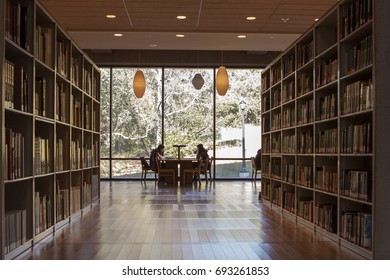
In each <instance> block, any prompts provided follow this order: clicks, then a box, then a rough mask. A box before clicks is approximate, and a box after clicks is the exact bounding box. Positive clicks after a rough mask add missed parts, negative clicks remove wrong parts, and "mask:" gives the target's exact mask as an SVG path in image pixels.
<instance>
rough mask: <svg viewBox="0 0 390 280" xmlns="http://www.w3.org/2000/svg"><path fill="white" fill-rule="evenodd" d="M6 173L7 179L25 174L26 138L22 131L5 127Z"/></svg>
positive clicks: (21, 176)
mask: <svg viewBox="0 0 390 280" xmlns="http://www.w3.org/2000/svg"><path fill="white" fill-rule="evenodd" d="M5 135H6V136H5V174H6V178H7V180H13V179H18V178H23V177H24V176H25V157H24V149H25V147H24V145H25V140H24V136H23V134H22V133H21V132H16V131H13V130H12V128H5Z"/></svg>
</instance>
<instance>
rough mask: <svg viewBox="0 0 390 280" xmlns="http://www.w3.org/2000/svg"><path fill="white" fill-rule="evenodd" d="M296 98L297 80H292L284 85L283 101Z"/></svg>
mask: <svg viewBox="0 0 390 280" xmlns="http://www.w3.org/2000/svg"><path fill="white" fill-rule="evenodd" d="M294 98H295V81H294V80H291V81H288V82H287V83H283V85H282V101H283V102H288V101H290V100H293V99H294Z"/></svg>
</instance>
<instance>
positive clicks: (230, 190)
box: [19, 181, 361, 260]
mask: <svg viewBox="0 0 390 280" xmlns="http://www.w3.org/2000/svg"><path fill="white" fill-rule="evenodd" d="M258 188H259V186H258V187H257V188H256V186H255V185H253V183H252V182H240V181H230V182H224V181H217V182H216V183H209V184H208V185H207V186H206V185H205V182H202V187H201V188H200V189H199V188H196V187H193V188H191V187H188V188H184V189H175V188H170V187H167V186H163V187H159V188H155V184H154V182H146V183H141V182H128V181H116V182H107V181H103V182H102V183H101V203H100V204H99V205H98V206H96V207H94V208H92V209H91V211H89V212H87V213H85V214H84V215H83V216H82V217H80V218H79V219H77V220H75V221H73V222H72V223H71V224H70V225H67V226H65V227H64V228H63V229H60V230H59V231H57V232H56V233H55V235H54V236H50V237H48V238H46V239H44V240H42V241H41V242H39V243H37V244H36V245H35V246H34V249H33V250H30V251H27V252H25V253H24V254H22V255H21V256H20V257H19V259H60V260H64V259H66V260H68V259H71V260H75V259H86V260H95V259H102V260H115V259H121V260H125V259H142V260H147V259H153V260H159V259H168V260H169V259H179V260H180V259H218V260H223V259H233V260H235V259H278V260H290V259H295V260H302V259H304V260H305V259H317V260H319V259H329V260H330V259H361V257H359V256H358V255H356V254H354V253H352V252H350V251H349V250H347V249H343V248H339V247H338V246H337V245H336V243H334V242H333V241H329V240H328V239H325V238H323V237H321V236H318V235H317V236H316V235H315V234H314V233H313V232H312V231H311V230H308V229H307V228H305V227H303V226H297V225H296V224H295V223H293V222H292V221H290V220H288V219H283V218H282V217H281V216H280V214H279V213H278V212H277V211H275V210H273V211H272V210H271V209H270V208H269V207H267V206H263V204H262V203H259V201H258V191H259V190H258Z"/></svg>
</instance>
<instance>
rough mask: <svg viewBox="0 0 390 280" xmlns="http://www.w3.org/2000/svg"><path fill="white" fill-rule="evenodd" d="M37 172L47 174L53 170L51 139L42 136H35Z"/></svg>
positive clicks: (35, 165)
mask: <svg viewBox="0 0 390 280" xmlns="http://www.w3.org/2000/svg"><path fill="white" fill-rule="evenodd" d="M34 161H35V162H34V163H35V164H34V167H35V172H34V173H35V174H37V175H39V174H47V173H50V172H51V168H50V167H51V156H50V141H49V139H47V138H44V137H41V136H35V155H34Z"/></svg>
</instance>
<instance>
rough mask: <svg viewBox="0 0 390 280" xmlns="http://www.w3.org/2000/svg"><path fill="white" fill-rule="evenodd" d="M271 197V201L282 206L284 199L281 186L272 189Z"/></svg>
mask: <svg viewBox="0 0 390 280" xmlns="http://www.w3.org/2000/svg"><path fill="white" fill-rule="evenodd" d="M270 194H271V197H270V201H271V202H272V203H273V204H275V205H278V206H281V198H282V187H281V186H273V187H272V188H271V193H270Z"/></svg>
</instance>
